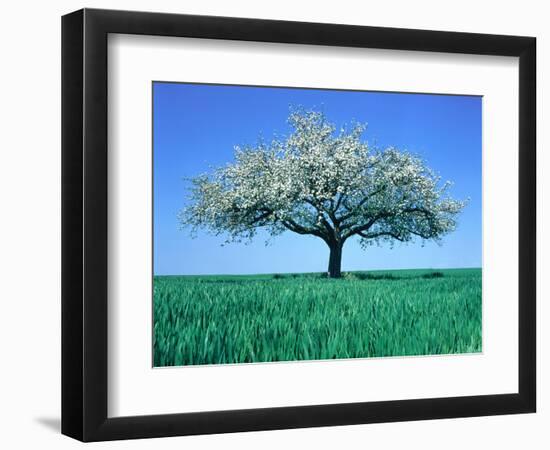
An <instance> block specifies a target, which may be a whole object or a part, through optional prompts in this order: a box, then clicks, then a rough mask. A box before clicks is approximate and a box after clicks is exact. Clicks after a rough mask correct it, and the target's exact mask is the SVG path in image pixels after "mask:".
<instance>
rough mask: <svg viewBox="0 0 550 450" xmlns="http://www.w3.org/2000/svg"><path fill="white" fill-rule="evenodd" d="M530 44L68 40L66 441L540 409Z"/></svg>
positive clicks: (204, 27) (155, 28)
mask: <svg viewBox="0 0 550 450" xmlns="http://www.w3.org/2000/svg"><path fill="white" fill-rule="evenodd" d="M535 64H536V41H535V38H533V37H517V36H496V35H486V34H469V33H458V32H439V31H422V30H405V29H391V28H375V27H361V26H349V25H333V24H319V23H298V22H284V21H268V20H257V19H243V18H226V17H206V16H189V15H172V14H157V13H143V12H127V11H124V12H122V11H106V10H90V9H84V10H80V11H77V12H74V13H72V14H68V15H66V16H64V17H63V20H62V124H63V130H62V176H63V184H62V185H63V192H62V205H63V213H62V215H63V217H62V226H63V230H62V243H63V248H62V260H63V263H62V272H63V273H62V287H63V296H62V432H63V433H64V434H66V435H68V436H71V437H73V438H76V439H79V440H82V441H101V440H113V439H130V438H147V437H161V436H177V435H190V434H208V433H227V432H238V431H254V430H274V429H283V428H298V427H318V426H330V425H346V424H361V423H374V422H394V421H405V420H423V419H437V418H453V417H468V416H482V415H496V414H515V413H528V412H535V405H536V378H535V374H536V361H535V354H536V349H535V335H536V333H535V323H536V321H535V301H536V279H535V278H536V276H535V261H536V258H535V244H536V242H535V239H536V220H535V219H536V208H535V205H536V196H535V185H536V180H535V174H536V157H535V153H536V152H535V147H536V142H535V138H536V106H535V91H536V79H535V73H536V71H535Z"/></svg>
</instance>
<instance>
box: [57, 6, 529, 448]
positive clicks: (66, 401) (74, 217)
mask: <svg viewBox="0 0 550 450" xmlns="http://www.w3.org/2000/svg"><path fill="white" fill-rule="evenodd" d="M109 33H123V34H138V35H152V36H178V37H193V38H209V39H230V40H239V41H260V42H279V43H291V44H311V45H326V46H336V47H339V46H341V47H368V48H377V49H393V50H414V51H428V52H447V53H465V54H478V55H503V56H516V57H519V104H518V108H519V142H518V152H519V153H518V154H519V291H518V307H519V321H518V329H519V386H518V392H517V393H503V394H498V395H480V396H469V397H449V398H446V397H443V398H429V399H414V400H400V401H377V402H366V403H346V404H336V405H311V406H296V407H293V406H290V407H277V408H262V409H247V410H234V411H211V412H197V413H182V414H166V415H144V416H133V417H117V418H109V417H108V416H107V398H108V397H107V394H108V383H107V364H108V362H107V317H108V312H107V264H108V263H107V193H108V184H107V98H108V97H107V96H108V92H107V36H108V34H109ZM535 91H536V39H535V38H533V37H517V36H502V35H488V34H471V33H457V32H439V31H421V30H409V29H394V28H377V27H363V26H349V25H333V24H320V23H300V22H285V21H272V20H257V19H243V18H227V17H207V16H191V15H175V14H157V13H144V12H128V11H108V10H96V9H83V10H80V11H76V12H74V13H71V14H68V15H66V16H63V18H62V433H63V434H65V435H68V436H71V437H73V438H76V439H79V440H82V441H102V440H113V439H131V438H148V437H161V436H177V435H192V434H211V433H228V432H239V431H254V430H274V429H283V428H299V427H320V426H329V425H348V424H362V423H377V422H396V421H406V420H424V419H438V418H453V417H467V416H486V415H497V414H514V413H529V412H535V405H536V339H535V337H536V320H535V319H536V311H535V306H536V275H535V265H536V248H535V246H536V104H535V100H536V98H535Z"/></svg>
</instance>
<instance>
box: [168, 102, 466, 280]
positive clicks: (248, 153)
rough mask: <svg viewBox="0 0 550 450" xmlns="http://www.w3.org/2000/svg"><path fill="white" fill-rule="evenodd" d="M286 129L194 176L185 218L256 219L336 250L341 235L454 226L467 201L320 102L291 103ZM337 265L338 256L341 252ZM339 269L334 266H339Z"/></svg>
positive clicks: (403, 235)
mask: <svg viewBox="0 0 550 450" xmlns="http://www.w3.org/2000/svg"><path fill="white" fill-rule="evenodd" d="M288 120H289V123H290V125H291V127H292V129H293V132H292V133H291V134H290V135H289V136H288V137H286V138H283V139H274V140H273V141H272V142H271V143H269V144H266V143H264V142H262V143H260V144H259V145H257V146H254V147H235V162H234V163H230V164H227V165H225V166H224V167H220V168H218V169H215V170H214V171H213V172H212V173H210V174H203V175H200V176H198V177H196V178H194V179H192V184H193V187H192V189H191V195H190V203H189V206H188V207H186V208H184V209H183V210H182V211H180V213H179V216H178V217H179V220H180V223H181V224H182V226H191V227H192V229H197V228H206V229H208V230H209V231H211V232H212V233H214V234H217V235H221V234H224V235H226V236H227V238H228V242H231V241H241V240H243V239H244V240H249V239H252V238H253V237H254V236H255V234H256V231H257V230H258V229H259V228H264V229H266V230H268V232H269V233H270V234H271V235H272V236H274V235H277V234H279V233H282V232H284V231H287V230H290V231H292V232H295V233H299V234H310V235H314V236H317V237H319V238H321V239H323V240H324V241H325V242H326V243H327V245H328V246H329V247H330V249H331V258H332V254H333V253H334V251H335V249H336V250H337V253H338V255H339V256H338V258H341V249H342V246H343V244H344V242H345V241H346V240H347V239H349V238H351V237H357V238H359V239H360V243H361V245H362V246H363V247H366V246H367V245H370V244H373V243H381V242H385V241H401V242H409V241H411V240H413V239H414V238H415V237H419V238H421V239H425V240H436V241H437V240H439V239H440V238H441V237H442V236H443V235H445V234H447V233H449V232H451V231H453V230H454V229H455V227H456V217H457V215H458V213H459V212H460V211H461V210H462V209H463V207H464V206H465V204H466V202H464V201H457V200H453V199H452V198H450V197H449V196H448V190H449V188H450V183H449V182H446V183H441V182H440V177H439V176H437V175H436V174H435V173H434V172H433V171H432V170H431V169H430V168H429V167H427V165H426V164H425V162H424V161H423V160H422V159H421V158H419V157H416V156H414V155H412V154H411V153H409V152H406V151H400V150H398V149H396V148H392V147H390V148H386V149H383V150H378V149H371V148H370V147H369V146H368V144H367V143H366V142H364V141H362V140H361V136H362V134H363V132H364V131H365V128H366V125H364V124H357V123H356V124H353V125H352V126H351V128H349V129H348V128H346V127H343V128H342V129H340V130H339V131H338V132H336V127H335V126H334V125H333V124H331V123H329V122H328V121H327V120H326V117H325V116H324V114H322V113H320V112H317V111H305V110H302V109H298V110H296V111H292V112H291V114H290V116H289V119H288ZM337 263H338V275H339V264H340V261H339V260H338V262H337ZM338 275H337V276H338Z"/></svg>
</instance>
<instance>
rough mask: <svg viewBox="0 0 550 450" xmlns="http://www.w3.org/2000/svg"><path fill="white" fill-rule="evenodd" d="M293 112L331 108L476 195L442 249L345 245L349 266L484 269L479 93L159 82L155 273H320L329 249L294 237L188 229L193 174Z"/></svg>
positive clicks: (332, 114) (339, 120)
mask: <svg viewBox="0 0 550 450" xmlns="http://www.w3.org/2000/svg"><path fill="white" fill-rule="evenodd" d="M290 106H303V107H305V108H308V109H310V108H314V109H318V110H321V111H323V112H324V113H325V114H326V115H327V117H328V119H329V120H330V121H331V122H334V123H335V124H336V125H337V126H340V125H342V124H344V123H349V122H351V121H352V120H357V121H360V122H366V123H368V128H367V130H366V132H365V134H364V139H365V140H366V141H367V142H369V144H376V145H377V146H379V147H385V146H395V147H398V148H400V149H403V150H408V151H411V152H413V153H415V154H418V155H420V156H422V157H423V158H424V159H425V160H426V161H427V163H428V165H429V166H430V167H431V168H432V169H434V170H435V171H436V172H438V173H439V174H440V175H441V176H442V179H443V180H451V181H453V182H454V186H453V188H452V191H451V194H452V196H453V197H454V198H457V199H465V198H468V197H469V198H470V202H469V204H468V206H467V207H466V208H465V209H464V211H463V212H462V214H461V215H460V217H459V222H458V228H457V230H456V231H455V232H453V233H452V234H450V235H448V236H446V237H445V238H444V239H443V245H441V246H439V245H437V244H435V243H427V244H426V245H424V246H423V247H422V245H421V242H420V241H418V242H417V243H414V244H407V245H404V244H399V243H398V244H396V245H395V246H394V247H393V248H390V246H389V245H384V246H382V247H376V246H372V247H370V248H368V249H367V250H366V251H363V250H361V248H360V246H359V243H358V241H356V240H354V239H350V240H348V241H347V242H346V245H345V247H344V252H343V259H342V270H374V269H399V268H451V267H481V127H482V124H481V108H482V99H481V97H474V96H451V95H428V94H402V93H381V92H357V91H335V90H319V89H288V88H265V87H245V86H225V85H201V84H182V83H165V82H162V83H161V82H155V83H154V84H153V132H154V135H153V136H154V137H153V162H154V183H153V189H154V192H153V196H154V211H153V214H154V233H153V237H154V244H153V248H154V250H153V252H154V261H153V262H154V273H155V274H156V275H165V274H248V273H283V272H321V271H325V270H326V268H327V264H328V247H327V246H326V244H325V243H324V242H323V241H322V240H320V239H319V238H315V237H309V236H299V235H296V234H293V233H290V232H287V233H284V234H283V235H281V236H279V237H276V238H274V239H273V240H272V243H271V244H270V245H269V246H266V245H265V240H266V237H267V235H266V234H265V233H261V232H260V233H258V235H257V237H256V238H255V240H254V241H253V242H252V243H250V244H248V245H245V244H229V245H225V246H221V244H222V243H223V241H224V239H223V238H222V237H214V236H211V235H208V234H207V233H203V232H199V234H198V236H197V237H196V238H194V239H193V238H191V236H190V234H189V232H188V231H186V230H180V229H179V226H178V221H177V217H176V216H177V213H178V211H179V210H180V209H181V208H182V207H183V206H184V205H185V202H186V201H187V195H188V188H189V183H188V182H187V181H185V178H189V177H194V176H197V175H198V174H201V173H205V172H208V171H209V170H210V169H211V168H212V167H217V166H220V165H223V164H225V163H226V162H228V161H231V160H232V159H233V148H234V146H235V145H244V144H255V143H256V142H257V141H258V138H259V137H261V136H263V137H264V138H266V139H269V138H271V137H272V136H273V135H274V134H278V135H283V134H288V133H289V132H290V129H289V127H288V126H287V123H286V119H287V117H288V113H289V108H290Z"/></svg>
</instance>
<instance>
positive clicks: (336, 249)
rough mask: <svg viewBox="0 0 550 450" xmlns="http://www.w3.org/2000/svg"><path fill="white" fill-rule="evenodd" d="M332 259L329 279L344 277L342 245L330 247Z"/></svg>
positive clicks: (330, 259) (329, 261)
mask: <svg viewBox="0 0 550 450" xmlns="http://www.w3.org/2000/svg"><path fill="white" fill-rule="evenodd" d="M329 248H330V257H329V260H328V277H329V278H341V277H342V244H340V243H338V244H333V245H330V246H329Z"/></svg>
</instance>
